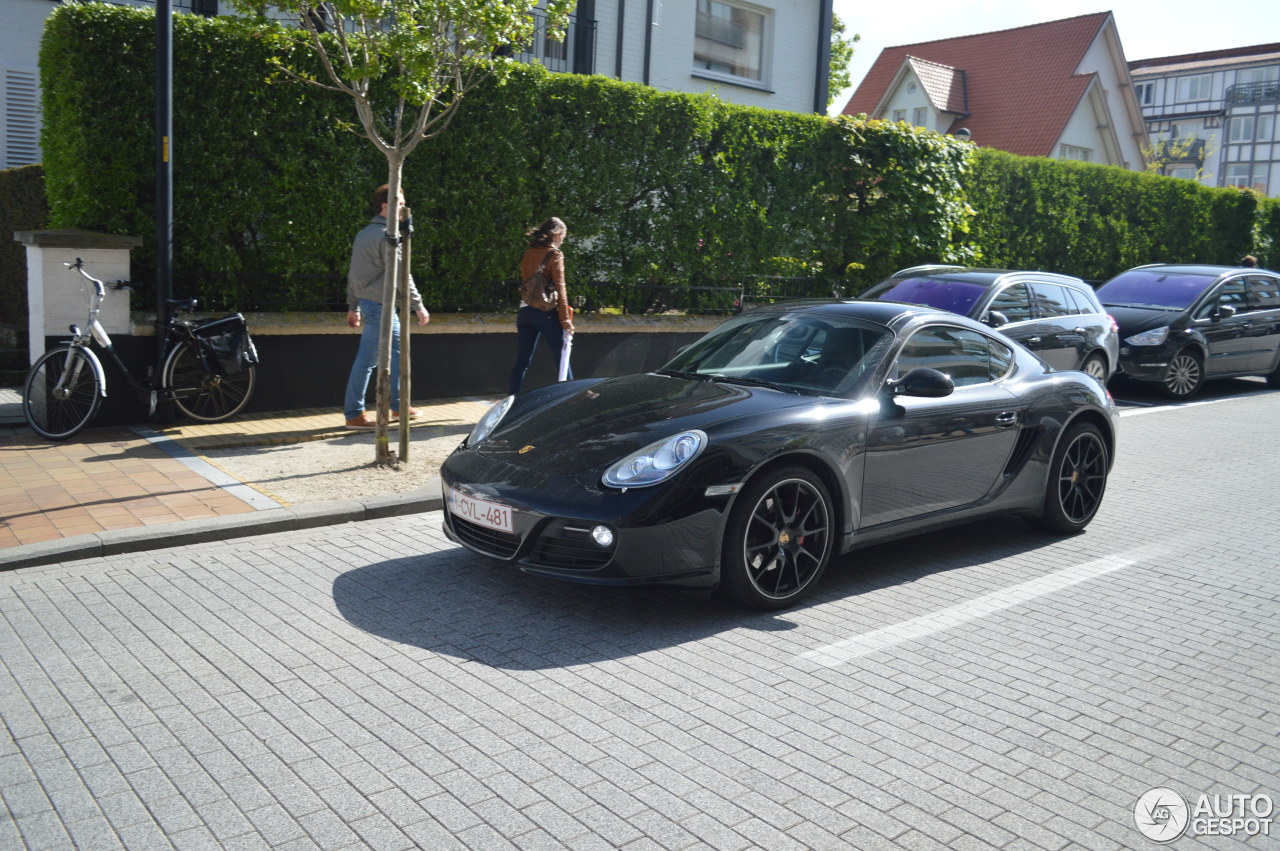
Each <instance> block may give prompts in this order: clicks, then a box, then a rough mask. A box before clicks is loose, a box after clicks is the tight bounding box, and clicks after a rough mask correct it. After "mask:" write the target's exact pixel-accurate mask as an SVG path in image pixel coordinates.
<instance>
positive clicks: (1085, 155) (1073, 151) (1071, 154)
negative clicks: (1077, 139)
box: [1058, 145, 1093, 163]
mask: <svg viewBox="0 0 1280 851" xmlns="http://www.w3.org/2000/svg"><path fill="white" fill-rule="evenodd" d="M1058 159H1060V160H1079V161H1080V162H1083V163H1087V162H1090V161H1092V160H1093V151H1091V150H1090V149H1089V148H1081V147H1079V146H1077V145H1059V146H1058Z"/></svg>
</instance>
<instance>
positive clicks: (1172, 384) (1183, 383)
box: [1160, 349, 1204, 399]
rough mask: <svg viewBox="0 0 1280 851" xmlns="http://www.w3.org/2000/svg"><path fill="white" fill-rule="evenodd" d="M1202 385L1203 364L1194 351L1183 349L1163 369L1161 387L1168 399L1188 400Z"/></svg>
mask: <svg viewBox="0 0 1280 851" xmlns="http://www.w3.org/2000/svg"><path fill="white" fill-rule="evenodd" d="M1201 384H1204V362H1203V361H1201V360H1200V356H1199V355H1198V354H1196V352H1195V350H1194V349H1183V350H1182V351H1180V352H1178V353H1177V354H1176V355H1174V356H1173V359H1172V360H1170V361H1169V366H1167V367H1166V368H1165V371H1164V379H1163V381H1161V385H1160V386H1161V387H1163V388H1164V394H1165V395H1166V396H1168V397H1169V398H1170V399H1190V398H1191V397H1192V396H1194V395H1196V394H1197V393H1199V392H1200V385H1201Z"/></svg>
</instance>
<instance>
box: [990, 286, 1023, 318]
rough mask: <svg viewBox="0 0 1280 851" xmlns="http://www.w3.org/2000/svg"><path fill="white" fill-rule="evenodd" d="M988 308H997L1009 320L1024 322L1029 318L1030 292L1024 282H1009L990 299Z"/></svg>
mask: <svg viewBox="0 0 1280 851" xmlns="http://www.w3.org/2000/svg"><path fill="white" fill-rule="evenodd" d="M988 310H998V311H1000V312H1001V313H1003V314H1004V318H1005V319H1007V320H1009V321H1010V322H1024V321H1026V320H1028V319H1030V318H1031V293H1030V292H1028V291H1027V285H1026V284H1010V285H1009V286H1007V287H1005V288H1004V289H1003V290H1001V291H1000V292H998V293H996V297H995V298H993V299H992V300H991V306H990V307H989V308H988Z"/></svg>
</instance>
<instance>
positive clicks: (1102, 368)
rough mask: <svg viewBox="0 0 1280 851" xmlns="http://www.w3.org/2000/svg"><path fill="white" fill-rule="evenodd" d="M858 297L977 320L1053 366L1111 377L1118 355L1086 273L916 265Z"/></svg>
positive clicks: (1112, 331)
mask: <svg viewBox="0 0 1280 851" xmlns="http://www.w3.org/2000/svg"><path fill="white" fill-rule="evenodd" d="M859 298H863V299H874V300H877V301H900V302H905V303H907V304H923V305H926V306H928V307H936V308H938V309H939V310H949V311H951V312H952V313H959V314H960V315H961V316H968V317H969V318H970V319H977V320H978V321H979V322H983V323H985V324H987V325H989V326H991V327H992V328H995V329H997V330H999V332H1000V333H1001V334H1004V335H1005V336H1006V337H1008V338H1009V339H1011V340H1016V341H1017V342H1019V343H1021V344H1022V345H1023V346H1024V347H1026V348H1028V349H1030V350H1031V351H1033V352H1035V353H1036V354H1037V355H1038V356H1039V357H1040V359H1041V360H1043V361H1044V362H1045V363H1047V364H1048V365H1049V366H1051V367H1053V368H1054V369H1076V370H1080V371H1081V372H1087V373H1088V374H1089V375H1092V376H1093V377H1094V378H1097V379H1098V380H1100V381H1103V382H1105V381H1106V380H1107V379H1108V378H1110V377H1111V375H1112V374H1113V373H1114V372H1115V370H1116V367H1117V365H1118V360H1119V349H1120V343H1119V335H1118V333H1117V330H1116V324H1115V322H1114V321H1113V320H1112V318H1111V317H1110V316H1108V315H1107V312H1106V311H1105V310H1104V309H1103V307H1102V304H1101V303H1100V302H1099V301H1098V299H1097V297H1096V296H1095V295H1094V293H1093V289H1092V288H1091V287H1090V286H1089V285H1088V284H1086V283H1085V282H1084V281H1082V280H1080V279H1079V278H1073V277H1070V276H1069V275H1055V274H1052V273H1050V272H1017V271H1012V270H1007V269H970V268H965V267H963V266H915V267H912V268H910V269H903V270H902V271H900V272H895V273H894V274H893V276H892V277H890V278H887V279H886V280H883V281H881V282H880V283H878V284H876V285H875V286H873V287H872V288H871V289H869V290H867V291H866V292H864V293H862V294H861V295H860V296H859Z"/></svg>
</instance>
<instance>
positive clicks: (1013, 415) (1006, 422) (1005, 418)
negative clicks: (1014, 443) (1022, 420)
mask: <svg viewBox="0 0 1280 851" xmlns="http://www.w3.org/2000/svg"><path fill="white" fill-rule="evenodd" d="M1017 424H1018V413H1017V412H1016V411H1005V412H1004V413H1002V414H996V428H1010V427H1011V426H1016V425H1017Z"/></svg>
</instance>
